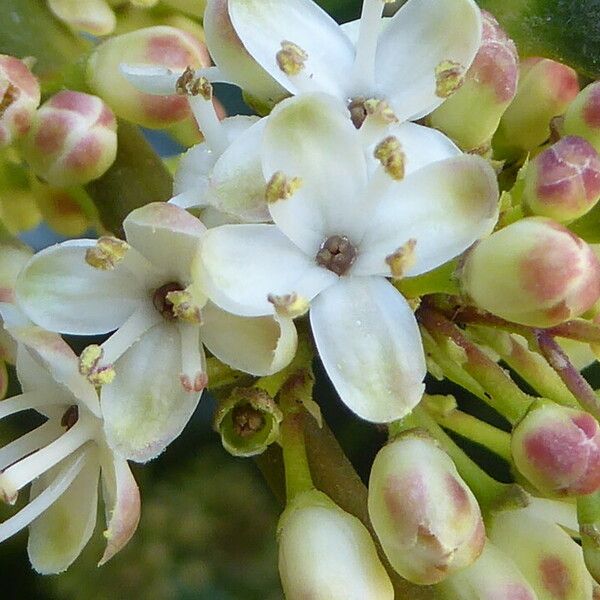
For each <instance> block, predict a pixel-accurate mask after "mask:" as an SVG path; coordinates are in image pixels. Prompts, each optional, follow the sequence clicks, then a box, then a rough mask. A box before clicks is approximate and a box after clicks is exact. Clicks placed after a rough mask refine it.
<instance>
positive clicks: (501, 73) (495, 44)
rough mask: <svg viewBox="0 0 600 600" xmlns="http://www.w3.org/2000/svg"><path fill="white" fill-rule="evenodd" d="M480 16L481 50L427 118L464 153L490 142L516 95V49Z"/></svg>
mask: <svg viewBox="0 0 600 600" xmlns="http://www.w3.org/2000/svg"><path fill="white" fill-rule="evenodd" d="M482 16H483V33H482V39H481V46H480V47H479V51H478V52H477V55H476V56H475V60H474V61H473V64H472V65H471V67H470V68H469V70H468V71H467V73H466V76H465V80H464V83H463V85H462V86H461V87H460V89H459V90H457V91H456V92H455V93H454V94H452V95H451V96H450V97H449V98H448V99H447V100H446V101H445V102H444V103H443V104H442V105H441V106H439V107H438V108H437V109H436V110H435V111H434V112H433V113H432V114H431V115H430V116H429V118H428V119H429V123H430V125H431V126H432V127H435V128H436V129H439V130H440V131H443V132H444V133H445V134H446V135H448V136H449V137H450V138H452V139H453V140H454V141H455V142H456V143H457V144H458V145H459V146H460V147H461V148H463V149H465V150H472V149H474V148H478V147H480V146H482V145H483V144H485V143H486V142H488V141H489V140H490V139H491V137H492V135H493V134H494V132H495V131H496V129H497V128H498V123H499V122H500V117H501V116H502V114H503V113H504V111H505V110H506V108H507V107H508V105H509V104H510V102H511V100H512V99H513V98H514V96H515V93H516V91H517V79H518V73H519V58H518V54H517V48H516V46H515V44H514V42H513V41H512V40H511V39H510V38H509V37H508V36H507V35H506V33H504V31H503V30H502V29H501V27H500V25H499V24H498V21H496V19H495V18H494V17H493V16H492V15H491V14H490V13H488V12H487V11H482Z"/></svg>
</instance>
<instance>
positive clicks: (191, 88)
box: [175, 67, 213, 100]
mask: <svg viewBox="0 0 600 600" xmlns="http://www.w3.org/2000/svg"><path fill="white" fill-rule="evenodd" d="M175 91H176V92H177V93H178V94H181V95H182V96H202V97H203V98H204V99H205V100H212V95H213V88H212V85H211V83H210V81H208V79H206V77H196V72H195V71H194V69H192V67H186V69H185V71H184V72H183V73H182V75H181V77H180V78H179V79H178V80H177V83H175Z"/></svg>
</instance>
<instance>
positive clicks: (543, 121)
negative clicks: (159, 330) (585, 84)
mask: <svg viewBox="0 0 600 600" xmlns="http://www.w3.org/2000/svg"><path fill="white" fill-rule="evenodd" d="M578 91H579V81H578V79H577V73H576V72H575V71H574V70H573V69H571V68H570V67H567V65H563V64H562V63H559V62H556V61H554V60H550V59H548V58H528V59H525V60H524V61H523V62H522V63H521V70H520V77H519V85H518V87H517V95H516V96H515V98H514V100H513V101H512V102H511V104H510V106H509V107H508V109H507V110H506V112H505V113H504V115H503V116H502V119H501V120H500V126H499V128H498V131H497V132H496V135H495V136H494V147H495V148H496V150H497V154H498V157H499V158H507V157H508V158H511V157H514V156H519V155H521V154H524V153H526V152H529V151H530V150H533V149H534V148H536V147H537V146H539V145H540V144H542V143H544V142H545V141H546V140H547V139H548V138H549V137H550V121H551V120H552V119H553V118H554V117H557V116H558V115H562V114H563V113H564V112H565V110H566V109H567V106H569V104H570V103H571V101H572V100H573V99H574V98H575V96H576V95H577V92H578Z"/></svg>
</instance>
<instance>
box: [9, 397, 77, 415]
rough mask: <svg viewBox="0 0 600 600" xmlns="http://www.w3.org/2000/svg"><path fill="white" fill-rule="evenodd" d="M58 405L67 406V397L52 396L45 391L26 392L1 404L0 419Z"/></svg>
mask: <svg viewBox="0 0 600 600" xmlns="http://www.w3.org/2000/svg"><path fill="white" fill-rule="evenodd" d="M56 404H58V405H60V404H67V402H65V397H59V396H55V395H51V394H48V392H45V391H35V392H25V393H24V394H19V395H18V396H13V397H12V398H8V400H2V401H1V402H0V419H4V418H5V417H8V416H10V415H13V414H15V413H18V412H22V411H24V410H29V409H38V408H43V407H44V406H51V405H56Z"/></svg>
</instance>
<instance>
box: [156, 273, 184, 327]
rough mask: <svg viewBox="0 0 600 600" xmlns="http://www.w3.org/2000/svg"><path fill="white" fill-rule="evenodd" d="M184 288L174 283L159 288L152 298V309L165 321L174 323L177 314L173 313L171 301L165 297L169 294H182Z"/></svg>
mask: <svg viewBox="0 0 600 600" xmlns="http://www.w3.org/2000/svg"><path fill="white" fill-rule="evenodd" d="M184 289H185V288H184V287H183V286H182V285H180V284H179V283H177V282H176V281H172V282H171V283H166V284H165V285H163V286H161V287H159V288H158V289H157V290H156V291H155V292H154V294H153V296H152V303H153V304H154V308H156V310H157V311H158V312H159V313H160V314H161V315H162V316H163V317H164V318H165V319H166V320H167V321H175V320H176V319H177V314H176V313H175V310H174V307H175V305H174V304H173V302H172V301H171V300H169V299H168V298H167V296H168V295H169V294H170V293H171V292H182V291H183V290H184Z"/></svg>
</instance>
